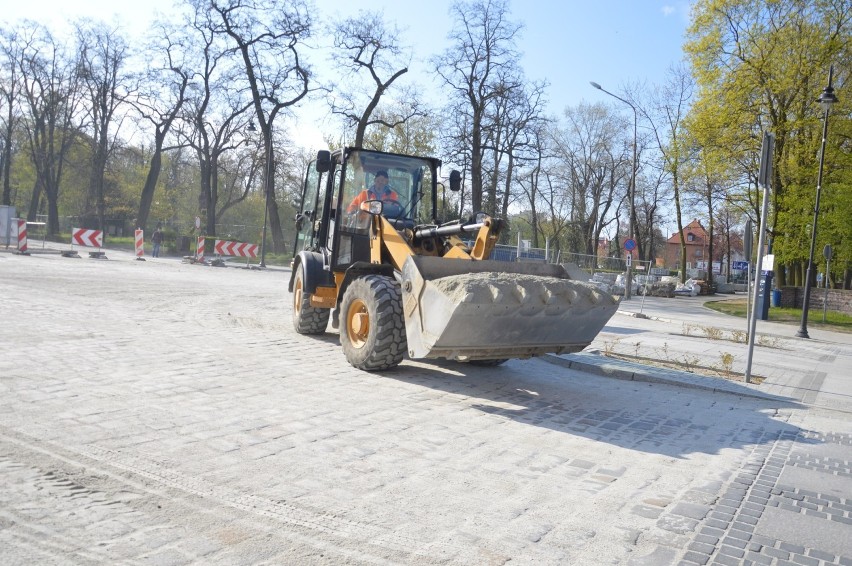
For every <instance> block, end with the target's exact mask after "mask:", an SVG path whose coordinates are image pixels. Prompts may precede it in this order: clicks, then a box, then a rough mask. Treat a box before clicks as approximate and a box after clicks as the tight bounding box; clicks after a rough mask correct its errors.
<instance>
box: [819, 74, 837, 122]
mask: <svg viewBox="0 0 852 566" xmlns="http://www.w3.org/2000/svg"><path fill="white" fill-rule="evenodd" d="M833 76H834V65H832V66H831V67H829V68H828V86H827V87H825V88H824V89H822V94H820V95H819V98H817V102H819V105H820V106H821V107H822V109H823V110H825V111H826V112H828V111H829V110H830V109H831V105H832V104H834V103H836V102H837V97H836V96H835V95H834V88H833V87H832V86H831V79H832V77H833Z"/></svg>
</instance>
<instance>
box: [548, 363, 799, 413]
mask: <svg viewBox="0 0 852 566" xmlns="http://www.w3.org/2000/svg"><path fill="white" fill-rule="evenodd" d="M542 359H543V360H545V361H547V362H548V363H552V364H554V365H558V366H562V367H565V368H568V369H573V370H576V371H582V372H585V373H591V374H594V375H600V376H602V377H610V378H613V379H621V380H624V381H639V382H644V383H664V384H668V385H675V386H678V387H688V388H691V389H702V390H704V391H711V392H713V393H726V394H729V395H737V396H739V397H753V398H756V399H762V400H777V401H787V402H790V401H791V400H789V399H785V398H782V397H778V396H777V395H772V394H770V393H765V392H763V391H759V390H757V389H756V388H757V387H758V386H757V385H753V384H748V383H734V382H730V381H726V380H724V379H721V378H714V377H707V376H703V375H698V374H694V373H689V372H685V371H678V370H672V369H668V368H662V367H650V366H644V365H641V364H635V363H631V362H626V361H623V360H617V359H613V358H607V357H605V356H602V355H600V354H599V353H598V352H596V351H589V352H579V353H577V354H562V355H554V354H547V355H545V356H543V357H542Z"/></svg>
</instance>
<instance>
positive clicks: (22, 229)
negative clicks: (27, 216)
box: [16, 218, 29, 254]
mask: <svg viewBox="0 0 852 566" xmlns="http://www.w3.org/2000/svg"><path fill="white" fill-rule="evenodd" d="M16 220H17V221H18V253H19V254H27V253H29V252H28V251H27V221H26V220H24V219H23V218H17V219H16Z"/></svg>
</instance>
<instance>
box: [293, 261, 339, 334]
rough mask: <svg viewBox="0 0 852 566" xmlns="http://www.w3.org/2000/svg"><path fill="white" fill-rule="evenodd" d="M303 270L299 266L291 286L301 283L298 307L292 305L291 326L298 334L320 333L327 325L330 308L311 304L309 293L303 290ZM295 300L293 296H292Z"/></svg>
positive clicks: (294, 286)
mask: <svg viewBox="0 0 852 566" xmlns="http://www.w3.org/2000/svg"><path fill="white" fill-rule="evenodd" d="M303 283H304V272H303V271H302V269H301V268H299V272H298V273H297V274H296V281H295V282H294V284H293V288H294V289H295V288H297V286H299V285H301V287H302V300H301V304H300V305H299V308H298V309H297V308H296V305H295V304H294V305H293V328H294V329H295V330H296V332H298V333H299V334H322V333H324V332H325V329H326V327H327V326H328V317H329V315H330V314H331V309H321V308H317V307H312V306H311V295H310V293H306V292H305V291H304V285H303ZM294 302H295V297H294Z"/></svg>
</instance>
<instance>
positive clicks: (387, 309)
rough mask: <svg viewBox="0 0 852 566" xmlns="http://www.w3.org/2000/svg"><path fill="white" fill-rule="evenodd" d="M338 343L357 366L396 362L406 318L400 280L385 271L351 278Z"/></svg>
mask: <svg viewBox="0 0 852 566" xmlns="http://www.w3.org/2000/svg"><path fill="white" fill-rule="evenodd" d="M340 312H341V314H342V319H341V325H340V344H341V345H342V346H343V353H344V354H345V355H346V360H347V361H348V362H349V363H350V364H352V365H353V366H355V367H356V368H358V369H362V370H365V371H377V370H383V369H389V368H392V367H394V366H397V365H399V363H400V362H401V361H402V358H403V357H404V356H405V351H406V347H407V342H406V340H405V320H404V319H403V316H402V293H401V292H400V288H399V284H398V283H397V282H396V281H395V280H394V279H393V278H391V277H386V276H384V275H367V276H366V277H360V278H358V279H356V280H354V281H353V282H352V283H351V284H350V285H349V287H348V288H347V289H346V292H345V293H344V294H343V301H342V302H341V305H340Z"/></svg>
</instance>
